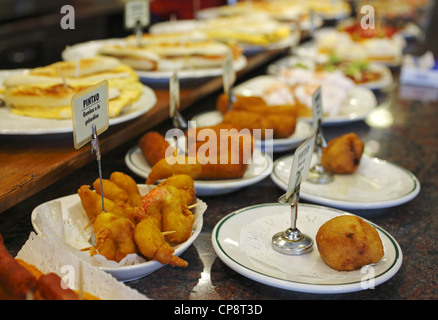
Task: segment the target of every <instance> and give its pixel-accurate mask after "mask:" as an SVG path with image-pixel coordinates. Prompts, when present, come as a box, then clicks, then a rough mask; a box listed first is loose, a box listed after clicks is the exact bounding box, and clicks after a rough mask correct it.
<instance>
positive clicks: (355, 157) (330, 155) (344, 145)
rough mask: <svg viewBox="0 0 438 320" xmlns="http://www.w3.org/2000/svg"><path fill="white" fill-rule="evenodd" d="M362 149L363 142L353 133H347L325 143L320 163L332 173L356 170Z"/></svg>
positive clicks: (345, 172)
mask: <svg viewBox="0 0 438 320" xmlns="http://www.w3.org/2000/svg"><path fill="white" fill-rule="evenodd" d="M363 150H364V143H363V142H362V141H361V140H360V139H359V138H358V136H357V135H356V134H354V133H352V132H351V133H347V134H344V135H342V136H340V137H337V138H335V139H333V140H330V141H329V142H328V143H327V147H326V148H323V149H322V156H321V164H322V165H323V166H324V168H325V169H326V170H328V171H330V172H333V173H339V174H348V173H354V172H356V170H357V168H359V165H360V160H361V158H362V153H363Z"/></svg>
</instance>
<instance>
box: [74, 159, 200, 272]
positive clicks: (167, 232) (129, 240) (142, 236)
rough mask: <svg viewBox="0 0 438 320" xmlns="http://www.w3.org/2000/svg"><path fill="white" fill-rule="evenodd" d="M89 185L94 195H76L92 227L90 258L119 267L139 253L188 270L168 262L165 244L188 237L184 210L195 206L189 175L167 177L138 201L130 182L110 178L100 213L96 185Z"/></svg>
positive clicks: (189, 220) (189, 218) (116, 175)
mask: <svg viewBox="0 0 438 320" xmlns="http://www.w3.org/2000/svg"><path fill="white" fill-rule="evenodd" d="M163 160H165V159H163ZM199 171H200V170H199ZM93 185H94V188H95V189H96V191H93V190H91V189H90V186H88V185H83V186H81V187H80V188H79V190H78V194H79V196H80V199H81V202H82V205H83V207H84V209H85V211H86V213H87V215H88V217H89V218H90V220H91V222H92V223H94V234H95V237H96V245H95V246H94V247H92V248H91V249H90V254H91V255H95V254H101V255H103V256H105V257H106V258H107V259H108V260H115V261H117V262H120V260H122V259H123V258H124V257H125V256H126V255H128V254H130V253H141V254H142V255H144V256H145V257H146V258H149V259H156V260H157V261H159V262H161V263H163V264H166V263H170V264H173V265H176V266H186V265H187V263H186V262H185V261H184V260H182V259H179V258H177V257H175V256H173V253H174V250H173V249H172V247H171V246H170V244H169V243H175V244H178V243H182V242H184V241H186V240H187V239H188V238H189V237H190V236H191V233H192V229H193V223H194V215H193V214H192V212H191V211H190V210H189V208H188V206H189V205H192V204H194V203H196V191H195V188H194V181H193V178H192V177H191V176H190V175H184V174H181V175H172V176H170V177H169V178H168V179H166V180H164V181H162V182H161V183H160V184H159V185H158V186H157V187H155V188H153V189H152V190H150V191H149V192H148V193H147V194H146V195H145V196H144V197H142V196H141V195H140V192H139V190H138V186H137V184H136V183H135V181H134V180H133V179H132V178H131V177H130V176H128V175H126V174H124V173H121V172H113V173H112V174H111V176H110V179H109V180H103V194H104V206H105V211H102V198H101V196H100V194H99V193H100V180H99V179H98V180H96V181H95V182H94V184H93ZM98 190H99V191H98ZM166 241H168V242H169V243H168V242H166Z"/></svg>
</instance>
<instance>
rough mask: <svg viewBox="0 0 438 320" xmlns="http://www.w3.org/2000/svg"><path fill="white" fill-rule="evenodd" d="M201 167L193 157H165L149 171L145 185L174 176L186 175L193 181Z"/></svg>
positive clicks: (199, 172)
mask: <svg viewBox="0 0 438 320" xmlns="http://www.w3.org/2000/svg"><path fill="white" fill-rule="evenodd" d="M201 171H202V165H201V164H200V163H199V162H198V161H197V159H196V158H194V157H186V156H176V157H167V158H163V159H161V160H160V161H158V162H157V163H156V164H155V165H154V166H153V167H152V169H151V171H150V172H149V174H148V177H147V179H146V184H154V183H155V182H156V181H158V180H161V179H166V178H168V177H171V176H173V175H176V174H187V175H189V176H191V177H192V178H193V179H196V178H198V177H199V175H200V174H201Z"/></svg>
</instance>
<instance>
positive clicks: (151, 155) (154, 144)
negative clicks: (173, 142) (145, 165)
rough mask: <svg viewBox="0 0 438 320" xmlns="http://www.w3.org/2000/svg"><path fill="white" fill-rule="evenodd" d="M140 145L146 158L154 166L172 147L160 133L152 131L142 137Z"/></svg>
mask: <svg viewBox="0 0 438 320" xmlns="http://www.w3.org/2000/svg"><path fill="white" fill-rule="evenodd" d="M138 146H139V148H140V150H141V151H142V153H143V155H144V157H145V158H146V160H147V161H148V162H149V164H150V165H151V166H153V165H155V164H156V163H157V162H158V161H160V160H161V159H163V158H164V157H166V150H167V148H169V147H170V144H169V143H168V142H167V141H166V139H165V138H164V137H163V136H162V135H161V134H160V133H158V132H156V131H150V132H147V133H146V134H144V135H143V136H142V137H141V138H140V140H139V141H138ZM171 148H173V147H171ZM172 153H173V152H172Z"/></svg>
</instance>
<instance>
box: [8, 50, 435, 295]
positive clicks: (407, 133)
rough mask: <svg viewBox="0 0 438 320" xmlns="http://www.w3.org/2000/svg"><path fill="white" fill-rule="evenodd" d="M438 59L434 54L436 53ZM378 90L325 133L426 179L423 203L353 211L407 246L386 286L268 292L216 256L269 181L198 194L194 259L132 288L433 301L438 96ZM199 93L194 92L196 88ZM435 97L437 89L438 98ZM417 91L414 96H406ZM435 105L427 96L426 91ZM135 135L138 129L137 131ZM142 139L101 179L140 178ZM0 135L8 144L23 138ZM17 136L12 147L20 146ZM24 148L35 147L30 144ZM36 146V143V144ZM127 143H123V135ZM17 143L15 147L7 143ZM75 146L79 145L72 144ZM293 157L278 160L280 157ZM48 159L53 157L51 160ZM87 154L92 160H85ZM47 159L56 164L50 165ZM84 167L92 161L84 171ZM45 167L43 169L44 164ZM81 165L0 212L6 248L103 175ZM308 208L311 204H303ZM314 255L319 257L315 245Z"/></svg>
mask: <svg viewBox="0 0 438 320" xmlns="http://www.w3.org/2000/svg"><path fill="white" fill-rule="evenodd" d="M435 54H436V55H438V53H437V52H435ZM265 72H266V65H262V66H261V67H258V68H256V69H255V70H253V71H251V72H249V73H248V74H246V75H244V76H242V77H241V78H239V80H238V83H241V82H244V81H245V80H248V79H251V78H252V77H254V76H257V75H260V74H263V73H265ZM397 74H398V72H397V70H396V71H395V77H394V79H395V81H394V84H393V85H392V86H391V87H390V88H389V89H387V90H385V91H383V92H380V93H377V98H378V107H377V108H376V109H375V110H374V111H372V112H371V114H370V115H369V116H368V117H367V118H366V119H365V120H364V121H358V122H353V123H350V124H345V125H339V126H328V127H325V128H324V133H325V135H326V138H327V140H330V139H332V138H334V137H336V136H339V135H341V134H344V133H348V132H355V133H356V134H357V135H358V136H359V137H360V138H361V139H362V140H363V141H364V142H365V150H366V153H367V154H368V155H370V156H374V157H377V158H380V159H383V160H388V161H391V162H393V163H396V164H398V165H400V166H402V167H404V168H406V169H407V170H409V171H410V172H412V173H413V174H414V175H415V176H416V177H417V178H418V179H419V181H420V184H421V191H420V193H419V194H418V196H417V197H415V198H414V199H413V200H411V201H410V202H407V203H404V204H402V205H399V206H396V207H391V208H386V209H377V210H364V211H354V210H346V211H349V212H351V213H354V214H358V215H360V216H362V217H364V218H366V219H368V220H370V221H372V222H373V223H375V224H377V225H378V226H380V227H381V228H383V229H384V230H386V231H387V232H388V233H389V234H391V235H392V236H393V237H394V238H395V240H396V241H397V242H398V244H399V245H400V247H401V250H402V254H403V262H402V265H401V267H400V269H399V271H398V272H397V273H396V274H395V275H394V276H393V277H391V278H390V279H389V280H388V281H386V282H384V283H382V284H380V285H378V286H376V287H375V288H374V289H367V290H362V291H357V292H350V293H336V294H315V293H303V292H296V291H289V290H285V289H279V288H276V287H273V286H268V285H265V284H262V283H259V282H256V281H253V280H251V279H249V278H246V277H244V276H242V275H241V274H239V273H237V272H235V271H233V270H232V269H230V268H229V267H228V266H227V265H226V264H224V263H223V262H222V261H221V260H220V258H219V257H218V256H217V255H216V253H215V251H214V249H213V247H212V242H211V234H212V231H213V228H214V227H215V225H216V224H217V223H218V222H219V221H220V220H221V219H222V218H223V217H225V216H226V215H228V214H229V213H231V212H233V211H235V210H238V209H241V208H244V207H247V206H252V205H255V204H262V203H275V202H276V201H277V199H278V198H279V197H280V196H281V195H283V193H284V192H283V191H282V190H281V189H280V188H279V187H277V186H276V185H275V184H274V182H273V181H272V180H271V178H270V177H267V178H265V179H264V180H262V181H260V182H259V183H257V184H255V185H252V186H249V187H245V188H243V189H240V190H238V191H236V192H233V193H230V194H226V195H218V196H209V197H201V199H202V200H203V201H204V202H206V203H207V205H208V209H207V211H206V212H205V213H204V221H203V228H202V231H201V233H200V234H199V236H198V238H197V239H196V240H195V241H194V243H193V245H191V246H190V247H189V248H188V249H187V250H186V251H185V252H184V253H183V254H182V255H181V257H182V258H183V259H185V260H186V261H187V262H188V266H187V267H186V268H177V267H172V266H170V265H166V266H164V267H162V268H161V269H159V270H157V271H155V272H153V273H152V274H150V275H148V276H145V277H143V278H140V279H137V280H134V281H130V282H127V283H126V284H127V285H128V286H130V287H132V288H135V289H137V290H138V291H139V292H141V293H143V294H145V295H147V296H148V297H149V298H151V299H158V300H301V299H306V300H314V299H317V300H319V299H321V300H338V299H339V300H344V299H349V300H356V299H357V300H399V299H402V300H435V299H438V268H437V265H438V252H437V248H438V243H437V239H438V216H437V215H436V208H437V207H438V197H437V190H438V169H437V166H436V163H437V161H438V158H437V157H438V126H437V122H438V108H437V93H436V89H432V88H424V87H422V88H420V87H417V88H415V87H406V86H403V85H400V84H399V82H398V76H397ZM194 88H196V87H194ZM434 90H435V91H434ZM220 93H222V90H221V89H220V88H218V89H216V90H211V93H210V94H209V95H206V96H205V97H203V98H202V99H200V100H199V101H196V102H195V103H193V104H192V105H191V106H190V107H189V108H187V109H185V110H184V111H183V115H184V116H185V118H186V119H190V118H191V117H193V116H194V115H196V114H198V113H200V112H203V111H206V110H212V109H214V108H215V103H216V99H217V97H218V96H219V94H220ZM411 93H414V94H416V95H417V96H414V97H412V96H409V95H410V94H411ZM431 93H432V95H433V96H434V98H427V96H428V95H429V94H431ZM154 126H155V127H153V128H152V129H154V130H157V131H160V132H161V133H163V134H164V133H165V132H166V131H167V130H168V129H170V128H171V122H170V121H169V120H165V121H164V122H161V123H159V124H158V122H157V123H154ZM135 130H139V128H136V129H135ZM140 136H141V134H140V131H138V133H137V135H136V136H134V137H132V138H129V139H126V141H124V142H123V143H121V144H120V145H119V146H117V147H115V148H110V147H109V146H106V148H107V149H108V151H107V152H105V153H104V154H103V155H102V171H103V177H109V175H110V174H111V173H112V172H113V171H122V172H125V173H127V174H130V175H131V176H132V177H134V178H135V180H136V181H137V182H138V183H141V184H142V183H144V182H145V181H144V179H143V178H140V177H138V176H136V175H135V174H134V173H133V172H131V171H130V170H129V168H128V167H127V166H126V164H125V161H124V158H125V155H126V153H127V152H128V150H129V149H130V148H132V147H133V146H134V145H135V144H136V143H137V141H138V139H139V137H140ZM70 138H71V137H67V138H66V137H45V138H44V141H42V142H41V144H42V145H47V148H49V149H50V144H51V143H55V144H62V143H64V142H65V141H69V139H70ZM10 139H12V140H9V137H4V136H3V137H0V144H1V145H3V146H4V145H6V144H8V143H14V142H17V141H20V140H22V139H23V138H19V139H17V138H15V137H11V138H10ZM14 139H15V140H14ZM30 139H31V140H30V141H27V142H26V143H27V144H28V145H31V144H32V143H37V142H36V141H37V140H36V139H35V138H30ZM32 139H33V140H32ZM120 139H122V140H123V138H120ZM8 141H12V142H8ZM71 143H72V142H71ZM291 153H292V151H291V152H283V153H278V154H277V153H275V154H274V160H275V159H278V158H279V157H281V156H283V155H287V154H291ZM49 157H50V156H49ZM84 157H86V156H85V155H84ZM47 161H48V162H50V159H47ZM85 162H88V163H86V164H84V163H85ZM40 165H41V164H40ZM80 165H81V167H80V168H75V169H72V170H71V173H69V174H68V175H66V176H65V177H64V178H62V179H60V180H58V181H56V182H54V183H52V184H50V183H48V181H45V180H44V179H43V182H42V183H45V184H47V186H45V187H44V188H41V189H40V191H38V192H37V193H36V194H34V195H30V196H28V197H27V198H26V199H23V200H22V201H21V202H20V203H17V204H15V205H13V206H11V207H10V208H8V209H7V210H5V211H4V212H2V213H1V214H0V234H1V235H2V236H3V238H4V242H5V245H6V247H7V248H8V250H9V251H10V252H11V253H12V254H13V255H15V254H16V253H17V252H18V251H19V250H20V248H21V247H22V245H23V244H24V242H25V241H26V240H27V239H28V236H29V234H30V232H31V231H33V228H32V225H31V220H30V214H31V212H32V210H33V209H34V208H35V207H36V206H38V205H39V204H41V203H44V202H46V201H50V200H53V199H56V198H59V197H63V196H66V195H70V194H74V193H76V192H77V189H78V188H79V186H81V185H83V184H90V183H91V182H92V181H94V179H96V178H97V177H98V167H97V162H96V161H91V162H90V161H85V160H83V161H81V162H80ZM301 202H303V203H305V202H306V201H304V200H301ZM315 250H317V249H316V248H315Z"/></svg>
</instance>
